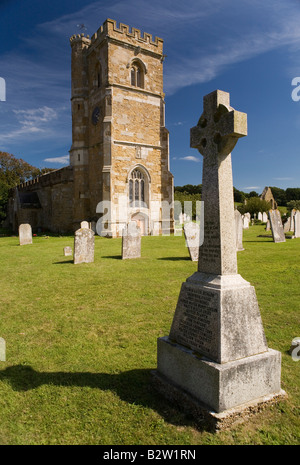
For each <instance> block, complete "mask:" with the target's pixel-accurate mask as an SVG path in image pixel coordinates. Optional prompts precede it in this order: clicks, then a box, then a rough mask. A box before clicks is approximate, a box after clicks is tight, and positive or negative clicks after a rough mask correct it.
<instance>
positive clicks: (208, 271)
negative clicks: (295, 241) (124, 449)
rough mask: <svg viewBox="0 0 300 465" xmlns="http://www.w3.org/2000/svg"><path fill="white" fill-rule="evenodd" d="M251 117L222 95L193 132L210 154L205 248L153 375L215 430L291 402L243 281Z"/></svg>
mask: <svg viewBox="0 0 300 465" xmlns="http://www.w3.org/2000/svg"><path fill="white" fill-rule="evenodd" d="M246 118H247V115H246V114H244V113H240V112H237V111H235V110H234V109H233V108H231V107H230V105H229V94H228V93H226V92H222V91H219V90H217V91H215V92H212V93H211V94H208V95H206V96H205V97H204V111H203V114H202V116H201V117H200V119H199V122H198V125H197V126H196V127H195V128H192V129H191V147H194V148H197V149H198V150H199V152H200V153H201V154H202V155H203V177H202V200H203V201H204V206H205V213H204V242H203V245H202V246H201V247H200V249H199V262H198V271H197V272H196V273H194V274H193V275H192V276H191V277H189V278H188V279H187V281H186V282H184V283H183V284H182V287H181V291H180V295H179V299H178V303H177V307H176V310H175V315H174V319H173V323H172V326H171V331H170V335H169V337H162V338H159V339H158V346H157V351H158V352H157V370H156V371H155V372H154V373H153V381H154V385H155V387H156V388H157V389H158V390H159V391H160V392H161V393H162V394H163V395H164V396H166V397H167V398H168V399H170V400H173V401H174V402H176V403H177V404H178V405H181V406H182V408H184V409H186V410H187V411H188V412H189V413H192V414H194V416H195V418H196V419H197V418H198V419H200V417H201V419H200V422H201V421H202V420H203V418H204V419H205V420H207V422H208V423H210V424H211V426H213V427H214V428H222V427H225V426H226V424H227V425H229V424H230V423H233V422H234V419H235V418H237V416H238V417H239V419H240V418H242V417H243V414H244V415H247V412H249V408H250V409H253V410H254V411H255V409H256V408H257V406H258V405H260V406H261V405H262V404H266V403H268V402H271V403H272V402H274V401H275V400H277V399H278V398H281V396H283V395H284V391H282V390H281V386H280V373H281V354H280V352H278V351H275V350H272V349H269V348H268V346H267V343H266V338H265V334H264V330H263V326H262V321H261V316H260V311H259V307H258V303H257V298H256V293H255V289H254V287H253V286H251V285H250V283H249V282H247V281H245V280H244V279H243V278H242V277H241V276H240V275H239V274H237V253H236V238H235V234H233V231H234V201H233V186H232V167H231V153H230V152H231V150H232V149H233V148H234V146H235V144H236V143H237V140H238V138H240V137H242V136H245V135H246V134H247V119H246ZM245 404H246V406H245Z"/></svg>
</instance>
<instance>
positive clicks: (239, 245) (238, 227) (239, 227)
mask: <svg viewBox="0 0 300 465" xmlns="http://www.w3.org/2000/svg"><path fill="white" fill-rule="evenodd" d="M234 219H235V236H236V250H237V252H240V251H242V250H245V249H244V247H243V219H242V215H241V214H240V212H239V211H238V210H234Z"/></svg>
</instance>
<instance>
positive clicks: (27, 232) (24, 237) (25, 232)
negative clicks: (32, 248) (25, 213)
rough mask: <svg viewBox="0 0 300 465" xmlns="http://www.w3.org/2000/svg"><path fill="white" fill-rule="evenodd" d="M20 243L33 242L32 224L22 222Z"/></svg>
mask: <svg viewBox="0 0 300 465" xmlns="http://www.w3.org/2000/svg"><path fill="white" fill-rule="evenodd" d="M19 242H20V245H28V244H32V229H31V226H30V224H27V223H26V224H20V226H19Z"/></svg>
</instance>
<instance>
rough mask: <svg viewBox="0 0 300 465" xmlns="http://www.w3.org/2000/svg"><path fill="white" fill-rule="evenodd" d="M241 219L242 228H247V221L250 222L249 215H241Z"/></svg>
mask: <svg viewBox="0 0 300 465" xmlns="http://www.w3.org/2000/svg"><path fill="white" fill-rule="evenodd" d="M242 220H243V229H249V223H250V219H249V216H246V215H243V216H242Z"/></svg>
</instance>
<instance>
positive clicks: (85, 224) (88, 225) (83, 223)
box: [80, 221, 91, 229]
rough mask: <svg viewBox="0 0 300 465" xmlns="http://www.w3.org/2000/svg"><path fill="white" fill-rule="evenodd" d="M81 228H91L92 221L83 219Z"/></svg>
mask: <svg viewBox="0 0 300 465" xmlns="http://www.w3.org/2000/svg"><path fill="white" fill-rule="evenodd" d="M80 228H81V229H91V228H90V223H89V222H88V221H81V223H80Z"/></svg>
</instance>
